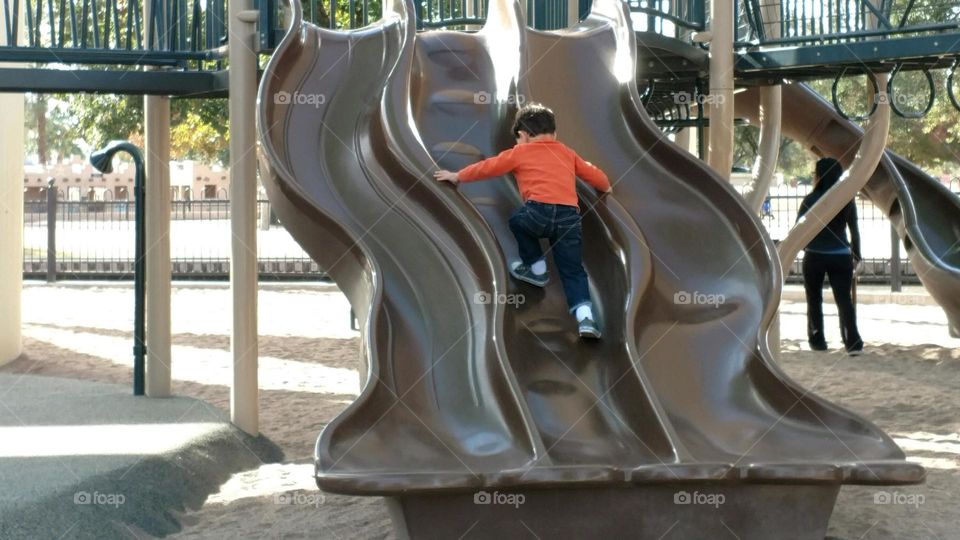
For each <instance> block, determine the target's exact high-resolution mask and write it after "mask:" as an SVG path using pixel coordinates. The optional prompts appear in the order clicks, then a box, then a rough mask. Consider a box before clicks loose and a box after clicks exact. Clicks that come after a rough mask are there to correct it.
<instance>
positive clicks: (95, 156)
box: [90, 141, 126, 174]
mask: <svg viewBox="0 0 960 540" xmlns="http://www.w3.org/2000/svg"><path fill="white" fill-rule="evenodd" d="M124 143H126V141H110V142H109V143H108V144H107V146H105V147H103V148H102V149H100V150H97V151H96V152H94V153H92V154H90V164H91V165H93V166H94V168H96V169H97V170H98V171H100V172H102V173H104V174H107V173H111V172H113V155H114V154H116V153H117V152H118V151H119V150H121V149H122V148H121V147H122V146H123V145H124Z"/></svg>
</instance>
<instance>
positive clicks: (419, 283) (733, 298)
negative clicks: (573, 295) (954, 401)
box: [258, 0, 923, 539]
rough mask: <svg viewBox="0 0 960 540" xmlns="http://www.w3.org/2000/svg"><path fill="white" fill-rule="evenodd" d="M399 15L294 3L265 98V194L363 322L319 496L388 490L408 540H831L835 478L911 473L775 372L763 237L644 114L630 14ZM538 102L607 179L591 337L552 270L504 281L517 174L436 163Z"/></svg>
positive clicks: (863, 425) (491, 146) (882, 444)
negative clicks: (320, 18)
mask: <svg viewBox="0 0 960 540" xmlns="http://www.w3.org/2000/svg"><path fill="white" fill-rule="evenodd" d="M384 13H385V15H384V17H383V19H382V20H381V21H379V22H378V23H376V24H374V25H371V26H369V27H366V28H363V29H359V30H355V31H349V32H334V31H329V30H325V29H321V28H318V27H316V26H314V25H311V24H309V23H305V22H303V20H302V17H301V13H300V8H299V3H298V2H294V3H293V17H292V21H291V24H290V29H289V31H288V33H287V35H286V37H285V38H284V40H283V41H282V43H281V44H280V46H279V47H278V49H277V50H276V52H275V53H274V55H273V57H272V58H271V60H270V63H269V65H268V66H267V68H266V71H265V73H264V75H263V80H262V83H261V88H260V99H259V105H258V107H259V108H258V122H259V132H260V142H261V146H260V156H261V165H262V168H263V170H262V172H263V173H264V174H263V179H264V184H265V186H266V188H267V191H268V194H269V196H270V199H271V202H272V204H273V205H274V207H275V209H276V211H277V214H278V215H279V217H280V218H281V220H282V221H283V223H284V225H285V226H286V227H287V228H288V229H289V231H290V232H291V234H292V235H293V236H294V238H296V239H297V241H298V242H300V243H301V245H303V247H304V248H305V249H306V250H307V251H308V252H309V253H310V254H311V256H312V257H314V258H315V259H316V260H317V262H318V263H319V264H320V265H321V266H323V267H324V268H326V269H327V271H328V272H329V274H330V276H331V277H332V278H333V279H334V280H335V281H336V282H337V284H338V285H339V286H340V287H341V289H342V290H343V291H344V293H345V294H346V295H347V297H348V298H349V299H350V302H351V304H352V305H353V306H354V308H355V310H356V312H357V314H358V317H359V319H360V325H361V330H362V332H361V335H362V340H361V342H362V361H363V363H364V366H365V373H364V377H365V384H364V387H363V390H362V392H361V395H360V396H359V397H358V398H357V400H356V401H355V402H354V403H352V404H351V405H349V406H348V407H347V408H346V410H345V411H343V412H342V413H341V414H340V415H339V416H338V417H337V418H335V419H334V420H333V421H332V422H330V424H328V425H327V426H326V428H325V429H324V430H323V433H322V434H321V435H320V438H319V440H318V441H317V448H316V476H317V484H318V485H319V486H320V487H321V488H322V489H324V490H326V491H331V492H337V493H345V494H353V495H382V496H386V497H387V501H388V503H389V505H390V507H391V510H392V512H393V517H394V520H395V524H396V528H397V531H398V533H399V534H400V536H401V537H414V538H421V537H422V538H459V537H462V536H464V535H465V534H469V536H470V537H480V538H493V537H499V538H505V537H510V538H512V537H519V536H520V535H529V534H530V532H531V531H532V532H533V533H534V534H535V535H536V536H539V537H541V538H547V537H549V538H582V537H587V536H590V537H594V536H598V535H603V534H609V535H613V536H614V537H621V536H625V535H629V536H630V537H638V538H646V537H652V538H657V537H660V536H662V535H663V534H665V533H666V532H667V531H671V535H677V536H676V537H680V538H692V537H710V536H713V535H726V534H729V533H728V532H727V529H728V528H729V529H732V530H734V531H735V532H736V534H737V535H738V536H739V537H740V538H774V537H776V538H819V539H822V538H823V536H824V533H825V530H826V526H827V520H828V519H829V516H830V513H831V511H832V508H833V504H834V501H835V499H836V495H837V492H838V491H839V489H840V486H841V485H842V484H845V483H846V484H909V483H917V482H921V481H922V480H923V469H922V468H921V467H920V466H918V465H916V464H912V463H907V462H905V461H904V455H903V452H902V451H901V450H900V449H899V448H898V447H897V446H896V444H894V443H893V441H892V440H891V439H890V438H889V437H887V436H886V435H885V434H884V433H882V432H881V431H880V430H879V429H878V428H877V427H875V426H874V425H872V424H871V423H869V422H867V421H866V420H863V419H861V418H859V417H857V416H856V415H854V414H853V413H851V412H849V411H846V410H844V409H842V408H840V407H837V406H835V405H833V404H830V403H828V402H826V401H824V400H822V399H820V398H818V397H816V396H815V395H813V394H812V393H810V392H809V391H808V390H805V389H803V388H801V387H799V386H798V385H797V384H795V383H794V382H792V381H790V380H789V379H788V378H787V377H786V376H785V375H784V374H783V373H782V372H781V371H780V370H779V369H778V368H777V367H776V366H775V365H774V364H773V362H772V360H771V356H770V353H769V351H768V350H766V349H765V346H764V345H763V341H764V340H762V339H761V336H763V335H765V332H766V327H767V326H768V325H769V323H770V321H771V319H772V317H773V315H774V313H775V312H776V309H777V303H778V301H779V296H780V282H781V276H780V275H779V272H778V267H777V265H776V264H774V262H773V258H772V254H773V249H774V248H773V244H772V242H771V241H770V239H769V237H768V236H767V235H766V234H765V232H764V230H763V227H762V226H761V225H760V223H759V222H758V220H757V218H756V217H754V216H753V215H752V213H751V212H750V211H749V210H748V209H747V208H746V207H745V206H744V204H743V202H742V201H741V199H740V198H739V196H738V195H737V194H736V192H735V191H733V190H732V189H731V187H730V186H729V185H728V184H727V183H726V182H724V181H723V180H722V179H720V178H719V177H717V176H716V175H714V174H712V173H711V172H710V171H709V169H708V168H707V167H706V166H705V165H704V164H703V163H702V162H700V161H698V160H696V159H695V158H693V157H691V156H690V155H689V154H687V153H686V152H684V151H682V150H680V149H679V148H677V147H676V146H674V145H673V144H672V143H670V142H669V141H668V140H666V139H665V138H664V137H663V135H662V134H661V133H660V131H659V130H658V129H657V128H656V126H655V125H653V123H652V122H651V121H650V120H649V118H647V116H646V114H645V113H644V111H643V110H642V108H641V107H640V100H639V96H638V95H637V89H636V83H635V81H634V74H633V71H634V69H633V65H634V59H635V38H634V35H633V32H632V30H631V28H630V24H629V12H628V11H626V7H625V5H621V4H620V3H618V2H616V1H614V0H602V1H601V0H598V1H596V2H595V5H594V7H593V12H592V13H591V15H590V16H589V17H588V18H587V19H586V20H584V21H583V22H581V23H580V24H579V25H578V26H576V27H575V28H572V29H570V30H566V31H561V32H538V31H534V30H531V29H528V28H526V24H525V22H524V19H523V16H522V13H521V11H520V9H519V6H518V5H516V4H514V3H512V2H508V1H507V0H491V2H490V7H489V12H488V16H487V22H486V24H485V26H484V27H483V29H482V30H481V31H479V32H475V33H468V32H448V31H432V32H424V33H419V34H418V33H417V32H416V26H415V21H414V8H413V5H412V4H410V3H397V2H385V6H384ZM278 96H279V97H278ZM531 100H536V101H541V102H544V103H546V104H548V105H549V106H551V107H552V108H553V109H554V110H555V111H557V113H558V131H559V136H560V138H561V139H563V140H564V141H565V142H567V143H568V144H570V145H571V146H572V147H573V148H576V149H577V150H578V151H579V152H580V153H581V154H582V155H583V156H584V157H585V158H586V159H589V160H590V161H592V162H594V163H595V164H597V165H598V166H600V167H601V168H603V169H604V170H605V171H606V172H607V173H608V175H609V176H610V177H611V179H612V180H614V181H615V182H616V184H615V187H614V192H613V194H612V195H609V196H604V197H602V198H599V199H598V198H597V197H596V196H595V195H594V194H593V193H592V192H591V191H590V189H589V188H587V187H586V186H585V185H584V186H581V188H582V189H581V193H580V195H581V205H582V207H583V210H584V212H583V213H584V233H583V234H584V239H585V241H584V259H585V265H586V268H587V272H588V273H589V275H590V278H591V279H590V286H591V293H592V295H593V297H594V300H595V303H596V308H597V311H599V312H600V313H602V317H601V323H602V325H603V327H604V339H603V340H601V341H599V342H587V341H582V340H580V339H578V338H577V335H576V332H575V326H574V323H573V320H572V318H571V317H570V316H569V314H568V313H567V311H566V305H565V302H564V297H563V292H562V289H561V287H560V285H559V283H557V280H556V279H554V280H552V282H551V284H550V285H548V286H547V287H546V288H545V289H536V288H532V287H530V286H527V285H525V284H521V283H517V282H515V281H513V280H511V279H510V278H509V275H508V274H507V272H506V271H505V267H506V261H507V260H509V259H511V258H513V257H515V256H516V247H515V245H514V241H513V238H512V235H511V233H510V231H509V229H508V227H507V219H508V217H509V215H510V212H511V211H512V210H513V209H514V208H516V207H517V206H518V205H519V204H520V203H521V201H520V197H519V194H518V193H517V190H516V187H515V185H514V182H512V181H511V179H509V178H503V179H498V180H490V181H487V182H478V183H472V184H468V185H464V186H462V187H461V188H460V189H459V190H458V189H456V188H453V187H452V186H449V185H446V184H443V185H441V184H439V183H437V182H435V181H434V180H433V179H432V177H431V173H432V172H433V171H434V170H436V168H437V167H443V168H450V169H455V168H459V167H462V166H463V165H465V164H467V163H470V162H473V161H475V160H477V159H479V158H481V157H485V156H490V155H493V154H495V153H496V152H498V151H500V150H502V149H505V148H507V147H509V146H510V145H511V144H513V141H512V139H511V136H510V125H511V122H512V117H513V114H514V113H515V111H516V105H517V104H518V103H521V102H524V101H531ZM551 270H554V269H553V268H552V267H551ZM554 273H555V272H554Z"/></svg>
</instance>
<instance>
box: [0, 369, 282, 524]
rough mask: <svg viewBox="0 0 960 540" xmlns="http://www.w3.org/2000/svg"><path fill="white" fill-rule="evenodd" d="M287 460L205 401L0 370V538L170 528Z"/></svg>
mask: <svg viewBox="0 0 960 540" xmlns="http://www.w3.org/2000/svg"><path fill="white" fill-rule="evenodd" d="M281 458H282V455H281V453H280V451H279V449H277V448H276V447H275V446H274V445H272V444H271V443H269V442H268V441H266V440H265V439H263V438H252V437H249V436H247V435H246V434H244V433H242V432H240V431H238V430H237V429H236V428H234V427H232V426H231V425H230V424H229V422H228V421H227V419H226V418H224V415H223V413H221V412H220V411H218V410H217V409H214V408H213V407H212V406H210V405H209V404H207V403H206V402H203V401H199V400H196V399H191V398H186V397H172V398H166V399H149V398H144V397H139V398H137V397H134V396H133V395H132V392H131V389H130V388H128V387H124V386H119V385H114V384H103V383H96V382H89V381H82V380H74V379H62V378H56V377H36V376H30V375H18V374H5V373H0V478H2V482H0V538H4V539H9V538H31V539H33V538H131V537H134V536H142V533H141V532H140V531H143V532H146V533H149V534H151V535H155V536H161V535H165V534H169V533H171V532H175V531H177V530H179V528H180V526H179V524H178V522H177V521H176V520H175V519H174V516H173V514H172V513H171V512H180V511H183V510H184V509H185V508H187V507H194V508H195V507H199V505H201V504H202V503H203V500H204V498H205V497H206V496H207V494H209V493H211V492H215V491H216V490H217V488H218V486H219V485H220V484H221V483H223V482H224V481H225V480H227V479H228V478H229V477H230V475H231V474H232V473H234V472H237V471H241V470H245V469H250V468H253V467H257V466H259V465H261V464H262V463H265V462H273V461H278V460H280V459H281Z"/></svg>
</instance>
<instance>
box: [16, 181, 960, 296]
mask: <svg viewBox="0 0 960 540" xmlns="http://www.w3.org/2000/svg"><path fill="white" fill-rule="evenodd" d="M947 184H948V186H949V188H950V189H951V191H953V192H954V193H958V194H960V179H957V178H954V179H953V180H951V181H950V182H948V183H947ZM810 189H811V188H810V186H809V185H798V186H788V185H782V186H776V187H774V188H772V189H771V190H770V195H769V197H768V199H767V201H766V202H765V203H764V207H763V210H762V212H761V221H762V222H763V224H764V226H765V227H766V228H767V231H768V232H769V233H770V236H771V237H772V238H773V239H774V240H779V239H782V238H784V237H785V236H786V234H787V232H788V231H789V230H790V228H791V227H792V226H793V224H794V222H795V221H796V218H797V212H798V210H799V208H800V202H801V201H802V200H803V197H804V196H805V195H806V194H807V193H809V191H810ZM45 193H49V191H45ZM62 195H63V194H62V192H59V196H58V197H49V196H48V197H46V198H45V199H43V200H31V201H26V202H25V203H24V231H23V235H24V238H23V239H24V252H23V255H24V275H25V276H26V277H29V278H34V279H36V278H40V279H44V278H45V279H49V280H55V279H70V278H75V279H76V278H79V279H90V278H103V279H132V277H133V258H134V252H133V250H134V212H133V202H132V201H126V200H106V201H102V200H64V198H63V196H62ZM857 208H858V211H859V219H860V236H861V244H862V251H863V256H864V266H863V274H862V275H861V277H860V279H861V281H864V282H874V283H890V284H891V285H892V286H894V287H899V284H900V283H917V282H919V280H918V279H917V276H916V272H915V271H914V269H913V267H912V265H911V264H910V262H909V261H908V260H907V258H906V253H905V252H904V250H903V246H902V245H901V243H900V241H899V239H898V238H897V235H896V234H893V232H892V227H891V225H890V222H889V221H888V220H887V219H886V217H885V216H884V215H883V213H882V212H881V211H880V210H879V209H878V208H876V207H875V206H874V205H873V204H872V203H870V201H868V200H866V199H863V198H860V197H858V198H857ZM258 211H259V214H260V216H259V217H260V220H259V228H258V232H257V234H258V242H257V245H258V259H259V268H260V277H261V279H265V280H297V279H320V278H323V277H325V273H324V271H323V270H322V269H321V268H319V267H318V266H317V264H316V263H315V262H313V261H312V260H311V259H310V258H309V256H308V255H307V254H306V253H305V252H304V251H303V249H302V248H301V247H300V246H299V244H297V243H296V242H295V241H294V240H293V238H291V237H290V235H289V234H288V233H287V232H286V230H285V229H284V228H283V226H282V225H280V223H279V222H278V221H277V220H276V219H275V218H274V217H273V216H272V214H271V212H270V203H269V202H268V201H266V200H261V201H259V203H258ZM170 218H171V224H170V244H171V248H170V256H171V260H172V266H173V268H172V271H173V275H174V278H176V279H191V278H192V279H226V278H227V277H228V275H229V269H230V265H229V259H230V202H229V201H227V200H222V199H205V200H194V201H173V202H172V203H171V209H170ZM801 257H802V254H801ZM787 279H788V280H789V281H798V280H799V279H800V261H797V262H796V263H794V266H793V269H792V271H791V272H790V275H789V276H788V278H787Z"/></svg>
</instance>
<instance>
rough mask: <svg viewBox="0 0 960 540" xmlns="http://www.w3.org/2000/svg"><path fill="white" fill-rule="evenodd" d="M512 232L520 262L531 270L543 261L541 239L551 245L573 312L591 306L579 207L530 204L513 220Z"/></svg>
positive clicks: (519, 210) (511, 220)
mask: <svg viewBox="0 0 960 540" xmlns="http://www.w3.org/2000/svg"><path fill="white" fill-rule="evenodd" d="M510 230H511V231H513V235H514V236H515V237H516V238H517V247H518V248H519V251H520V260H522V261H523V264H525V265H527V266H531V265H532V264H533V263H535V262H537V261H539V260H540V259H543V257H544V254H543V249H541V247H540V239H541V238H546V239H547V240H548V241H549V242H550V251H551V252H552V253H553V262H554V263H556V265H557V271H558V272H559V273H560V281H561V282H562V283H563V292H564V293H565V294H566V295H567V305H568V306H570V311H574V310H576V309H577V308H578V307H580V306H582V305H584V304H589V303H590V288H589V285H588V283H587V272H586V270H584V269H583V256H582V253H581V240H582V236H583V235H582V231H581V227H580V211H579V210H578V209H577V207H575V206H567V205H564V204H547V203H541V202H536V201H527V202H526V204H524V205H523V206H521V207H520V208H517V209H516V211H514V212H513V215H512V216H510Z"/></svg>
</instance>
